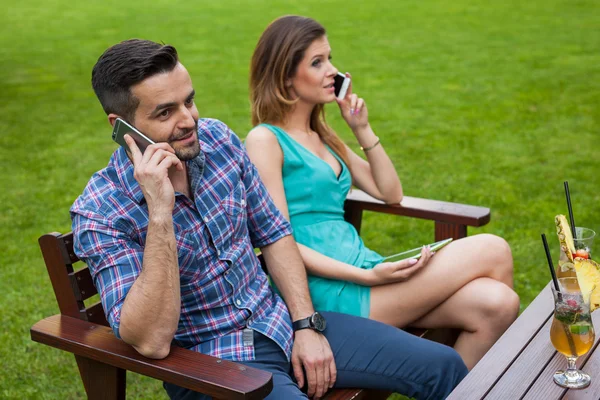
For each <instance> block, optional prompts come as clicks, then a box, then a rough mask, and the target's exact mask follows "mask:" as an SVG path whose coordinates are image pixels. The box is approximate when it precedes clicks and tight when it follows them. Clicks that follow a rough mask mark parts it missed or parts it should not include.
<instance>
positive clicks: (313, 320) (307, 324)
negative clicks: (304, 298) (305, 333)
mask: <svg viewBox="0 0 600 400" xmlns="http://www.w3.org/2000/svg"><path fill="white" fill-rule="evenodd" d="M326 327H327V322H326V321H325V318H324V317H323V316H322V315H321V314H319V313H318V312H316V311H315V313H314V314H313V315H311V316H310V317H307V318H304V319H299V320H298V321H294V322H293V323H292V328H293V329H294V332H296V331H299V330H300V329H308V328H310V329H312V330H315V331H317V332H323V331H324V330H325V328H326Z"/></svg>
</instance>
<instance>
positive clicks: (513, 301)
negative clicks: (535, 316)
mask: <svg viewBox="0 0 600 400" xmlns="http://www.w3.org/2000/svg"><path fill="white" fill-rule="evenodd" d="M477 281H479V282H477ZM477 281H476V282H477V283H478V284H479V286H480V287H479V288H478V292H479V296H478V297H479V300H480V301H479V302H478V303H479V307H480V309H481V311H482V313H483V314H484V315H483V316H484V318H485V319H488V320H492V321H494V324H500V325H507V324H508V325H510V323H512V322H513V321H514V320H515V319H516V318H517V315H518V314H519V306H520V299H519V295H518V294H517V293H516V292H515V291H514V290H512V289H511V288H510V287H508V286H506V285H505V284H503V283H501V282H497V281H493V280H491V279H485V278H483V279H478V280H477Z"/></svg>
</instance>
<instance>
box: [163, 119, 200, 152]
mask: <svg viewBox="0 0 600 400" xmlns="http://www.w3.org/2000/svg"><path fill="white" fill-rule="evenodd" d="M190 131H192V130H191V129H190V130H188V131H179V132H176V133H174V134H172V135H171V136H170V137H169V140H167V143H169V144H170V145H171V147H173V149H174V150H175V155H176V156H177V158H179V159H180V160H181V161H189V160H192V159H194V158H196V157H197V156H198V154H200V141H199V140H198V121H196V123H195V124H194V128H193V131H192V135H196V141H195V142H194V143H193V144H192V145H188V146H186V147H184V148H176V147H175V146H174V145H173V142H175V141H177V140H179V139H181V138H183V137H186V136H188V135H189V134H190Z"/></svg>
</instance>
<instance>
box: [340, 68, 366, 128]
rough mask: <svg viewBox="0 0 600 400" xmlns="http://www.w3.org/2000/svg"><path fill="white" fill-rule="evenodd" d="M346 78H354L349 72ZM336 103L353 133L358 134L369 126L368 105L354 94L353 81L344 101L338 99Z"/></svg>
mask: <svg viewBox="0 0 600 400" xmlns="http://www.w3.org/2000/svg"><path fill="white" fill-rule="evenodd" d="M346 76H347V77H348V78H352V76H351V75H350V73H349V72H346ZM335 101H337V103H338V106H340V111H341V113H342V117H343V118H344V120H345V121H346V123H347V124H348V126H349V127H350V129H352V132H354V133H355V134H356V133H357V132H358V131H360V130H361V129H364V128H366V127H368V126H369V113H368V111H367V105H366V104H365V101H364V99H362V98H359V97H358V96H357V95H356V94H354V93H352V81H350V85H349V86H348V91H347V92H346V97H344V98H343V99H342V100H339V99H338V98H337V97H336V99H335Z"/></svg>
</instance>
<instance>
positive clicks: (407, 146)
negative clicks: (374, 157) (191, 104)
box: [0, 0, 600, 399]
mask: <svg viewBox="0 0 600 400" xmlns="http://www.w3.org/2000/svg"><path fill="white" fill-rule="evenodd" d="M376 3H377V2H368V1H354V0H345V1H336V2H334V1H331V2H326V1H317V0H303V1H301V2H299V1H267V0H261V1H236V2H233V1H232V2H226V1H222V2H215V1H212V2H206V1H194V2H185V3H183V2H181V3H175V2H172V1H164V0H156V1H153V2H151V3H148V2H142V1H128V2H116V1H112V2H72V1H62V0H54V1H39V0H26V1H22V2H14V3H12V4H11V6H10V7H6V8H4V10H3V13H2V14H0V33H1V35H0V45H1V48H2V52H0V60H1V62H0V87H1V89H2V90H0V100H1V101H0V111H1V115H2V118H0V132H1V133H0V167H1V168H2V171H3V173H2V174H1V175H0V183H1V188H2V190H1V191H0V204H2V207H3V210H2V212H1V213H0V293H1V295H0V296H1V297H0V299H1V300H0V301H1V303H0V304H1V309H0V311H1V312H0V326H2V329H1V330H0V343H2V346H0V359H1V360H2V364H3V366H4V368H3V369H4V370H3V373H2V374H0V398H19V399H28V398H32V399H72V398H82V397H84V392H83V388H82V385H81V383H80V381H79V379H77V378H76V375H77V370H76V367H75V364H74V362H73V358H72V356H69V355H67V354H66V353H63V352H60V351H58V350H54V349H51V348H48V347H45V346H42V345H39V344H36V343H33V342H32V341H31V340H30V339H29V332H28V330H29V327H30V326H31V325H32V324H33V323H34V322H36V321H37V320H39V319H41V318H43V317H46V316H49V315H52V314H55V313H57V312H58V309H57V306H56V302H55V300H54V295H53V292H52V289H51V285H50V282H49V279H48V276H47V274H46V271H45V267H44V265H43V262H42V259H41V257H40V252H39V250H38V246H37V238H38V236H40V235H41V234H43V233H45V232H49V231H55V230H58V231H63V232H64V231H67V230H69V229H70V220H69V214H68V209H69V207H70V205H71V203H72V202H73V200H74V199H75V198H76V196H77V195H78V194H79V193H80V192H81V190H82V189H83V187H84V185H85V183H86V182H87V180H88V178H89V176H90V175H91V174H92V173H93V172H94V171H96V170H98V169H100V168H102V167H103V166H104V165H106V162H107V159H108V157H109V155H110V153H111V152H112V151H113V149H114V148H115V145H114V144H113V143H112V141H111V140H110V129H109V126H108V124H107V122H106V119H105V117H104V115H103V112H102V110H101V107H100V105H99V103H98V102H97V100H96V99H95V97H94V95H93V92H92V90H91V87H90V71H91V68H92V66H93V64H94V63H95V61H96V60H97V58H98V57H99V56H100V54H101V53H102V51H104V50H105V49H106V48H107V47H108V46H110V45H112V44H114V43H116V42H118V41H121V40H124V39H127V38H131V37H141V38H147V39H152V40H155V41H164V42H166V43H171V44H174V45H175V46H176V47H177V48H178V50H179V52H180V55H181V59H182V61H183V63H184V64H185V65H186V66H187V68H188V70H189V71H190V73H191V75H192V78H193V79H194V83H195V88H196V91H197V93H198V96H197V100H198V108H199V110H200V113H201V115H203V116H210V117H214V118H219V119H222V120H223V121H225V122H226V123H228V124H229V125H230V126H231V127H232V128H233V129H234V131H236V132H237V133H238V134H239V135H240V136H242V137H243V136H245V135H246V133H247V132H248V131H249V129H250V128H251V126H250V120H249V104H248V100H247V75H248V64H249V59H250V56H251V53H252V50H253V48H254V45H255V44H256V41H257V39H258V37H259V35H260V33H261V32H262V30H263V29H264V27H265V26H266V25H267V24H268V23H269V22H270V21H271V20H272V19H274V18H275V17H277V16H280V15H283V14H291V13H294V14H303V15H308V16H312V17H314V18H316V19H317V20H319V21H320V22H322V23H323V24H324V25H325V26H326V27H327V28H328V30H329V39H330V43H331V44H332V47H333V50H334V52H333V54H334V62H335V63H336V64H337V66H338V67H339V68H340V69H341V70H348V71H351V72H352V75H353V77H354V88H355V91H357V92H358V93H360V95H361V96H363V97H364V98H365V99H366V100H367V103H368V106H369V113H370V115H371V123H372V125H373V127H374V129H375V131H376V132H377V134H378V135H379V136H380V137H381V141H382V143H383V144H384V145H385V148H386V149H387V151H388V153H389V154H390V156H391V157H392V159H393V160H394V161H395V164H396V167H397V169H398V172H399V173H400V176H401V179H402V182H403V185H404V189H405V192H406V194H407V195H410V196H417V197H426V198H433V199H439V200H446V201H455V202H461V203H469V204H475V205H481V206H486V207H490V208H491V209H492V213H493V214H492V215H493V217H492V222H491V223H490V224H489V225H487V226H485V227H484V228H481V229H476V230H471V231H470V233H479V232H491V233H495V234H498V235H501V236H503V237H504V238H506V239H507V240H508V242H509V243H510V245H511V247H512V250H513V254H514V259H515V270H516V273H515V278H516V289H517V291H518V293H519V295H520V296H521V301H522V306H523V307H526V306H527V305H528V304H529V302H530V301H531V300H532V299H533V298H534V297H535V295H536V293H537V292H538V291H539V290H540V289H541V288H542V287H543V286H544V285H545V283H546V282H547V281H548V279H549V276H548V272H547V266H546V265H545V258H544V253H543V250H542V247H541V244H540V239H539V235H540V233H541V232H546V233H547V234H549V238H550V244H551V246H552V248H553V250H554V253H555V255H556V257H557V256H558V245H557V241H556V238H555V235H553V232H554V227H553V217H554V215H555V214H557V213H565V212H566V206H565V201H564V197H563V192H562V182H563V181H564V180H569V182H570V185H571V194H572V198H573V204H574V208H575V213H576V217H577V222H578V223H579V224H580V225H584V226H587V227H590V228H592V229H594V230H596V231H597V232H600V211H599V210H600V207H599V206H598V204H599V202H600V185H599V179H598V177H599V176H600V163H599V162H598V160H599V155H600V152H599V146H598V143H600V142H599V139H598V138H599V133H600V132H599V126H600V111H599V107H598V105H599V104H600V35H599V34H598V33H599V32H600V19H598V15H600V3H598V2H597V1H594V0H569V1H566V0H564V1H561V0H545V1H540V0H532V1H529V2H523V1H516V0H507V1H503V2H485V3H484V2H472V1H467V0H456V1H453V2H446V1H442V0H432V1H417V0H406V1H402V2H379V3H380V4H376ZM329 111H330V113H329V121H330V122H331V124H332V125H333V126H334V127H335V128H336V130H337V131H338V132H339V133H340V135H341V136H342V137H343V138H344V140H345V141H346V142H347V143H348V144H350V145H351V146H353V148H355V149H357V148H358V146H357V144H356V141H355V140H354V139H353V137H352V134H351V132H350V131H349V130H348V129H347V128H346V127H345V126H344V124H343V123H342V120H341V119H340V117H339V115H338V112H337V111H336V110H335V107H330V108H329ZM364 226H365V228H364V232H365V239H366V242H367V244H368V245H369V246H371V247H373V248H374V249H376V250H378V251H381V252H385V253H390V254H391V253H392V252H397V251H399V250H400V249H404V248H411V247H414V246H416V245H419V244H421V243H425V242H428V241H430V240H431V239H432V237H431V231H432V225H431V223H426V222H423V221H413V220H405V219H396V218H388V217H381V216H376V215H373V214H367V216H366V221H365V223H364ZM599 251H600V247H599V246H596V253H597V254H600V253H598V252H599ZM465 268H468V266H465ZM129 376H130V378H129V379H130V382H129V383H130V384H129V393H130V394H131V395H132V396H133V397H134V398H165V397H166V396H165V395H164V394H163V391H162V389H161V387H160V384H159V383H158V382H155V381H152V380H150V379H147V378H142V377H139V376H135V375H133V374H130V375H129Z"/></svg>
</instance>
